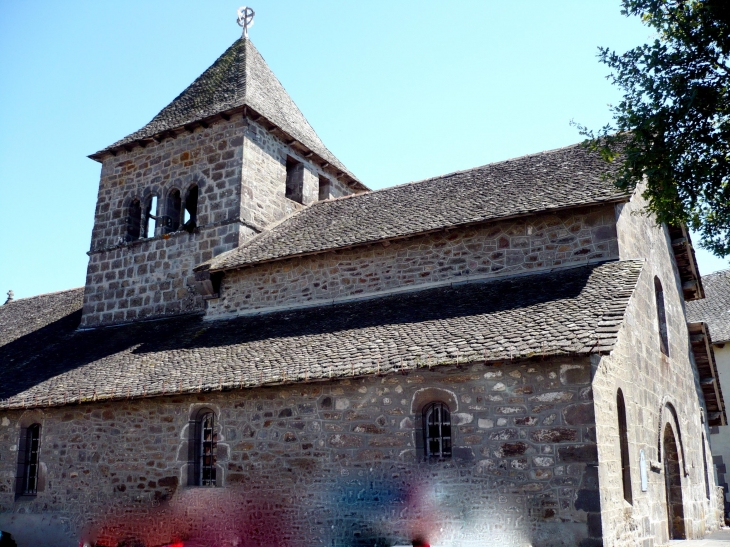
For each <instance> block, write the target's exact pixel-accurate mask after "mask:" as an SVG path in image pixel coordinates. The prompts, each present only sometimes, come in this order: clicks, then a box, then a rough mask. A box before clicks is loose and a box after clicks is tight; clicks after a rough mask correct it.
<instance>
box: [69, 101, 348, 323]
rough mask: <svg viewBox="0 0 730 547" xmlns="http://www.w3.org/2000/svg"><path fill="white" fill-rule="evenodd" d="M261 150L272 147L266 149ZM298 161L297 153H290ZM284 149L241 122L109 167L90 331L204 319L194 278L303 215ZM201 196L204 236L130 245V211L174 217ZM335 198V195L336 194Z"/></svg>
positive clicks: (309, 185) (310, 182)
mask: <svg viewBox="0 0 730 547" xmlns="http://www.w3.org/2000/svg"><path fill="white" fill-rule="evenodd" d="M256 142H265V143H266V148H262V147H259V146H258V144H256ZM287 151H289V152H287ZM287 153H289V155H294V153H293V152H291V150H290V149H289V148H288V147H287V146H286V145H285V144H284V143H283V142H281V141H280V140H279V139H277V138H276V137H274V136H272V135H270V134H269V133H267V132H266V131H264V130H263V129H262V128H261V127H260V126H258V125H257V124H254V123H253V122H251V121H250V120H247V119H245V118H243V117H242V116H239V115H237V116H234V117H233V118H232V119H231V120H229V121H220V122H218V123H215V124H213V125H211V126H210V127H208V128H205V129H204V128H198V129H196V130H195V131H193V132H192V133H188V132H186V133H182V134H180V135H179V136H177V137H176V138H174V139H172V138H166V139H164V140H163V141H162V142H160V143H152V144H149V145H147V146H146V147H145V148H134V149H132V150H131V151H129V152H124V153H120V154H118V155H117V156H116V157H113V156H107V157H106V158H105V159H104V161H103V164H102V172H101V182H100V184H99V195H98V201H97V207H96V216H95V221H94V229H93V232H92V241H91V251H90V252H89V266H88V269H87V277H86V290H85V300H84V314H83V319H82V326H83V327H91V326H96V325H101V324H109V323H118V322H125V321H133V320H136V319H141V318H149V317H157V316H162V315H170V314H177V313H186V312H193V311H202V310H203V309H204V303H203V300H202V297H201V296H200V295H197V294H196V293H195V290H194V288H193V287H194V274H193V271H192V270H193V268H194V267H195V266H197V265H199V264H200V263H201V262H204V261H205V260H208V259H210V258H212V257H213V256H216V255H218V254H220V253H222V252H224V251H227V250H230V249H233V248H235V247H237V246H239V245H241V244H242V243H243V242H244V241H246V240H247V239H248V238H250V237H252V236H253V235H255V234H256V233H258V232H259V231H261V229H263V227H264V226H266V225H267V224H268V223H270V222H274V221H276V220H279V219H281V218H283V217H284V216H286V215H289V214H291V213H293V212H295V211H297V210H299V209H301V208H302V205H300V204H298V203H296V202H294V201H292V200H290V199H287V198H286V197H285V196H284V194H285V179H286V167H285V165H286V156H287ZM297 159H299V160H300V161H302V163H303V165H304V166H305V174H306V177H305V183H306V184H305V189H306V190H307V192H308V193H307V196H309V197H308V199H310V198H311V196H314V199H315V200H316V199H317V192H318V184H319V178H318V176H319V172H318V171H317V168H315V167H314V166H313V165H312V164H311V162H308V161H307V160H306V159H305V158H301V157H298V158H297ZM193 185H197V186H198V189H199V197H198V215H197V224H198V228H197V230H196V232H195V233H194V234H188V233H187V232H186V231H183V230H180V231H178V232H174V233H171V234H163V233H162V229H161V228H158V229H157V230H156V232H155V237H152V238H149V239H140V240H137V241H133V242H129V243H125V242H124V238H125V235H126V230H127V222H126V217H127V215H128V207H129V204H130V203H131V202H132V200H133V199H134V198H138V199H140V200H141V201H142V202H143V203H144V201H145V199H146V198H147V197H148V196H150V195H157V196H158V209H157V211H156V214H157V215H158V216H162V215H165V214H167V210H166V209H167V206H166V198H167V196H168V195H169V194H170V192H171V191H172V190H173V189H177V190H179V191H180V193H181V195H182V197H183V199H184V198H185V195H186V194H187V191H188V189H189V188H190V187H192V186H193ZM335 188H336V185H335Z"/></svg>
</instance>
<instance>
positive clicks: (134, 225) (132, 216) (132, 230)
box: [126, 198, 142, 241]
mask: <svg viewBox="0 0 730 547" xmlns="http://www.w3.org/2000/svg"><path fill="white" fill-rule="evenodd" d="M141 232H142V204H141V203H140V202H139V200H138V199H136V198H135V199H133V200H132V203H130V204H129V209H127V238H126V239H127V241H135V240H137V239H139V236H140V234H141Z"/></svg>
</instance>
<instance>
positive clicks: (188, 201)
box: [126, 185, 199, 242]
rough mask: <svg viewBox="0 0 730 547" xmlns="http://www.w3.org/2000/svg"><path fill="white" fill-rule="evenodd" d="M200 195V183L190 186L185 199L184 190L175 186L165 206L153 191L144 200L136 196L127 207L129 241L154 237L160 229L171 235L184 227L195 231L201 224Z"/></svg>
mask: <svg viewBox="0 0 730 547" xmlns="http://www.w3.org/2000/svg"><path fill="white" fill-rule="evenodd" d="M198 195H199V190H198V186H197V185H193V186H191V187H190V188H189V189H188V191H187V192H186V193H185V199H184V200H183V197H182V194H181V193H180V190H178V189H177V188H173V189H172V190H170V191H169V192H168V194H167V199H166V200H165V204H164V206H163V207H160V204H159V200H158V199H157V195H156V194H150V195H149V196H147V197H146V198H144V200H143V201H140V199H139V198H134V199H133V200H132V202H131V203H130V204H129V206H128V208H127V235H126V241H128V242H129V241H136V240H138V239H140V238H150V237H154V236H155V235H159V233H160V232H161V233H162V234H168V233H171V232H176V231H178V230H180V229H181V228H182V229H184V230H185V231H187V232H190V233H192V232H193V230H195V228H196V227H197V225H198ZM161 209H162V210H161Z"/></svg>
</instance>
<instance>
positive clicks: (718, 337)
mask: <svg viewBox="0 0 730 547" xmlns="http://www.w3.org/2000/svg"><path fill="white" fill-rule="evenodd" d="M702 285H703V287H704V289H705V297H704V298H702V299H700V300H692V301H690V302H687V321H688V322H690V323H696V322H699V321H702V322H704V323H707V324H708V326H709V328H710V337H711V338H712V341H713V342H714V343H724V342H730V269H727V270H721V271H719V272H715V273H712V274H709V275H703V276H702Z"/></svg>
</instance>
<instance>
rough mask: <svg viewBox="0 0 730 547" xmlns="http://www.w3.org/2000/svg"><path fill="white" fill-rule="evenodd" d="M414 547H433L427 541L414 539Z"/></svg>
mask: <svg viewBox="0 0 730 547" xmlns="http://www.w3.org/2000/svg"><path fill="white" fill-rule="evenodd" d="M412 544H413V547H431V546H430V545H429V544H428V542H427V541H425V540H423V539H420V538H419V539H414V540H413V541H412Z"/></svg>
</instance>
